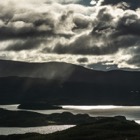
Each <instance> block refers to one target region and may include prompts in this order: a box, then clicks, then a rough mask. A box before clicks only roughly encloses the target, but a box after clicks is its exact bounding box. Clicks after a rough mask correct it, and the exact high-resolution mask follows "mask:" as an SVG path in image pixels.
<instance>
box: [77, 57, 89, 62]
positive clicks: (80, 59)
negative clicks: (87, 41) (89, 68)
mask: <svg viewBox="0 0 140 140" xmlns="http://www.w3.org/2000/svg"><path fill="white" fill-rule="evenodd" d="M77 61H78V62H79V63H86V62H88V58H86V57H81V58H78V59H77Z"/></svg>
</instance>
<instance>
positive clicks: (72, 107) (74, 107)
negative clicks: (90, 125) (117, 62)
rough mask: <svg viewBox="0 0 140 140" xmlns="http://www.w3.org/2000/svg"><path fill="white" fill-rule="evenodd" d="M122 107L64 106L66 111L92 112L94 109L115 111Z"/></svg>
mask: <svg viewBox="0 0 140 140" xmlns="http://www.w3.org/2000/svg"><path fill="white" fill-rule="evenodd" d="M120 107H121V106H113V105H107V106H62V108H64V109H76V110H92V109H104V110H105V109H115V108H120Z"/></svg>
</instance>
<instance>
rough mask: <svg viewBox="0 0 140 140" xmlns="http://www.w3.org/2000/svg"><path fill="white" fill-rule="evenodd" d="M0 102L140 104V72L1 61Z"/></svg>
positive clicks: (60, 64)
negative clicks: (104, 70) (106, 70)
mask: <svg viewBox="0 0 140 140" xmlns="http://www.w3.org/2000/svg"><path fill="white" fill-rule="evenodd" d="M0 97H1V98H0V104H7V103H24V102H47V103H50V104H72V105H74V104H78V105H83V104H84V105H85V104H86V105H110V104H114V105H140V101H139V99H140V72H132V71H131V72H129V71H121V70H116V71H108V72H103V71H94V70H89V69H86V68H84V67H81V66H77V65H73V64H67V63H58V62H50V63H24V62H14V61H0Z"/></svg>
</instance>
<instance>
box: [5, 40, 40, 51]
mask: <svg viewBox="0 0 140 140" xmlns="http://www.w3.org/2000/svg"><path fill="white" fill-rule="evenodd" d="M41 42H42V40H40V41H39V40H35V39H34V40H32V39H29V40H25V41H24V40H23V41H20V40H19V41H17V42H14V43H13V44H11V45H9V46H8V48H6V50H7V51H11V50H14V51H21V50H30V49H34V48H37V47H38V46H39V45H40V44H41Z"/></svg>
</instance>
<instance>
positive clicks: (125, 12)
mask: <svg viewBox="0 0 140 140" xmlns="http://www.w3.org/2000/svg"><path fill="white" fill-rule="evenodd" d="M139 7H140V2H132V0H124V1H121V0H115V1H113V2H112V1H111V0H40V1H38V0H27V1H25V0H20V2H19V1H18V0H5V1H2V2H1V3H0V58H1V59H12V60H22V61H65V62H70V63H76V64H82V65H87V66H92V65H94V64H96V63H98V64H104V65H107V66H108V65H109V66H110V65H111V66H112V65H115V66H116V65H117V67H118V68H124V67H129V68H139V67H140V63H139V57H140V55H139V52H140V41H139V40H140V9H139Z"/></svg>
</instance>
